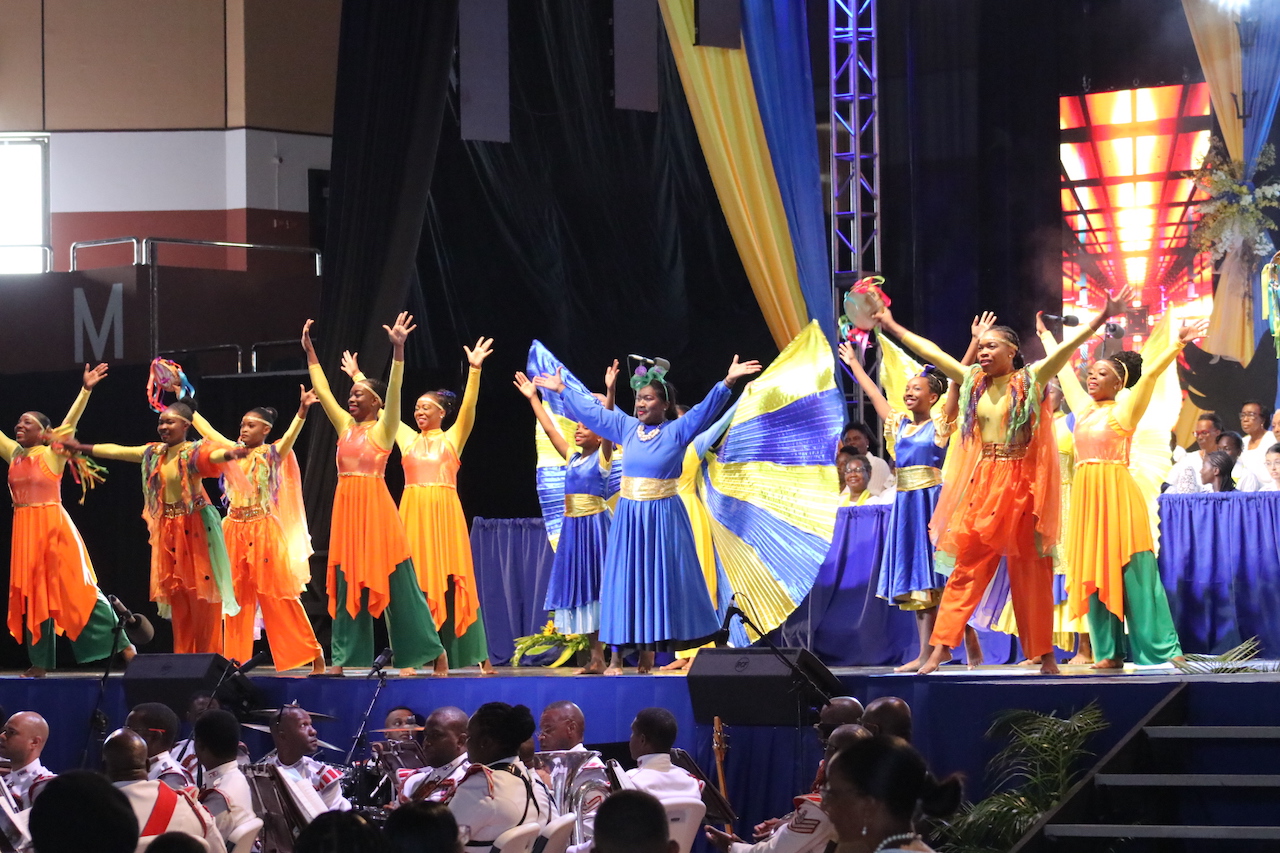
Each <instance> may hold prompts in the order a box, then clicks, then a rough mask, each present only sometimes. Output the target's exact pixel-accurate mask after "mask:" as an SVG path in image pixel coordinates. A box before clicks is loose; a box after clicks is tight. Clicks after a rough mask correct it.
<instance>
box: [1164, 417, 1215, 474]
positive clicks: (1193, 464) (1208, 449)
mask: <svg viewBox="0 0 1280 853" xmlns="http://www.w3.org/2000/svg"><path fill="white" fill-rule="evenodd" d="M1221 435H1222V418H1220V417H1218V416H1217V415H1216V414H1214V413H1213V412H1205V413H1204V414H1202V415H1201V416H1200V417H1199V418H1198V419H1197V420H1196V429H1195V438H1196V449H1195V450H1191V451H1188V452H1187V453H1186V454H1185V455H1183V457H1182V458H1181V459H1179V460H1178V461H1177V463H1175V464H1174V466H1173V467H1172V468H1171V469H1170V470H1169V473H1168V475H1167V476H1166V477H1165V478H1164V481H1165V483H1167V484H1168V485H1169V491H1171V492H1177V493H1183V494H1186V493H1190V492H1197V491H1208V489H1205V488H1203V486H1202V485H1201V482H1200V469H1201V468H1202V467H1203V466H1204V458H1205V456H1206V455H1208V454H1209V453H1212V452H1213V451H1215V450H1217V449H1218V437H1219V436H1221Z"/></svg>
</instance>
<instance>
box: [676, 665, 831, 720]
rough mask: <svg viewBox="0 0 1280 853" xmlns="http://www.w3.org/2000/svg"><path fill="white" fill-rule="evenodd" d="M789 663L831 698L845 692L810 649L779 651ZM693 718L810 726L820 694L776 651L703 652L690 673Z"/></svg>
mask: <svg viewBox="0 0 1280 853" xmlns="http://www.w3.org/2000/svg"><path fill="white" fill-rule="evenodd" d="M779 652H781V654H782V655H783V657H785V658H786V659H787V660H788V661H790V662H791V663H792V664H794V665H795V666H796V667H798V668H799V669H800V671H801V672H803V673H804V674H805V675H807V676H808V677H809V678H810V679H811V680H812V681H813V683H814V684H815V685H817V687H818V688H819V689H821V690H823V691H825V692H826V693H828V694H829V695H831V696H840V695H843V694H844V692H845V688H844V686H843V685H842V684H841V683H840V681H839V679H837V678H836V677H835V676H834V675H832V674H831V670H829V669H827V667H826V666H825V665H824V664H823V663H822V661H820V660H818V659H817V658H816V657H814V656H813V655H812V654H810V653H809V651H808V650H806V649H779ZM688 681H689V699H690V701H691V703H692V704H693V718H694V720H696V721H697V722H699V723H705V724H708V725H709V724H710V723H711V722H712V720H713V718H714V717H719V718H720V719H721V720H722V721H723V722H724V723H725V724H726V725H731V726H795V725H808V724H810V723H812V722H813V721H814V719H815V717H814V709H816V708H820V707H821V706H822V705H823V704H824V701H823V698H822V696H821V694H819V693H818V692H816V691H815V690H813V689H812V688H811V687H810V686H809V685H808V684H807V683H806V682H805V680H804V679H803V678H801V677H800V676H799V675H797V674H796V673H794V672H793V671H792V670H791V668H790V667H789V666H787V664H786V663H784V662H783V661H781V660H779V658H778V656H777V655H776V654H774V652H773V650H772V649H764V648H749V649H703V650H701V651H700V652H698V656H697V657H695V658H694V659H693V666H691V667H690V668H689V675H688Z"/></svg>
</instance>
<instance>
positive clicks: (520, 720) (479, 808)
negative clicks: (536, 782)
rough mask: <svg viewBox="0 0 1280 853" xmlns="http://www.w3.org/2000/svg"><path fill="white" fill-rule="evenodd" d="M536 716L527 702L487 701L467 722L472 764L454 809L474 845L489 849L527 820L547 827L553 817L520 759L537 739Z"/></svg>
mask: <svg viewBox="0 0 1280 853" xmlns="http://www.w3.org/2000/svg"><path fill="white" fill-rule="evenodd" d="M534 728H535V726H534V723H533V714H532V713H530V712H529V709H528V708H526V707H525V706H524V705H516V706H515V707H512V706H511V705H508V704H507V703H505V702H488V703H486V704H484V705H481V706H480V707H479V708H478V709H477V710H476V712H475V713H474V714H472V715H471V719H470V721H469V722H468V724H467V753H468V755H469V757H470V759H471V767H470V768H469V769H468V770H467V773H466V775H465V776H464V777H463V779H462V781H461V782H460V783H459V784H458V787H457V790H456V791H455V792H454V795H453V797H452V799H450V800H449V810H450V811H452V812H453V816H454V818H456V819H457V821H458V830H459V832H461V833H463V834H465V835H467V836H468V837H469V838H470V841H468V842H467V847H468V848H488V847H490V846H491V845H492V844H493V842H494V839H496V838H497V837H498V836H499V835H501V834H502V833H504V832H506V831H507V830H508V829H512V828H514V827H517V826H519V825H521V824H524V823H538V824H542V825H546V823H547V821H548V820H549V819H550V818H551V815H549V814H547V813H546V809H545V807H543V806H540V805H539V803H538V798H537V797H536V796H535V795H534V786H533V779H532V776H531V774H530V772H529V771H528V770H527V769H526V768H525V766H524V764H523V763H521V761H520V759H519V751H520V745H521V744H522V743H524V742H525V741H526V740H528V739H529V738H531V737H533V732H534Z"/></svg>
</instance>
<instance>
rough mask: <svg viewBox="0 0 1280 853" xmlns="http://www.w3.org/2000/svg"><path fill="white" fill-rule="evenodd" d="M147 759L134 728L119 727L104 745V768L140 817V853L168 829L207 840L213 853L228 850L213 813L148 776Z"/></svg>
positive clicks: (183, 794) (145, 745) (181, 791)
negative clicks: (214, 820)
mask: <svg viewBox="0 0 1280 853" xmlns="http://www.w3.org/2000/svg"><path fill="white" fill-rule="evenodd" d="M147 758H148V756H147V744H146V741H144V740H143V739H142V737H141V736H139V735H138V733H137V732H136V731H134V730H133V729H128V728H125V729H116V730H115V731H114V732H112V733H111V734H110V735H108V736H107V740H106V742H105V743H103V744H102V765H103V770H104V771H105V772H106V774H107V778H108V779H109V780H111V782H112V784H114V785H115V786H116V788H118V789H119V790H120V792H121V793H122V794H124V795H125V797H126V798H127V799H128V800H129V805H130V806H132V807H133V813H134V815H135V816H136V817H137V819H138V826H139V830H138V835H139V837H138V846H137V848H136V849H137V850H138V851H139V853H141V851H143V850H145V849H147V846H148V845H149V844H150V843H151V842H152V840H154V839H155V837H156V836H158V835H163V834H165V833H166V832H182V833H186V834H187V835H191V836H194V837H195V838H198V839H201V840H203V842H204V844H205V847H206V848H207V850H208V851H209V853H225V851H226V847H225V846H224V844H223V840H222V835H221V833H219V832H218V827H217V826H216V825H215V824H214V822H213V816H212V815H210V814H209V813H208V812H207V811H205V810H204V807H203V806H201V805H200V804H199V803H197V802H196V801H195V799H194V798H192V796H191V795H190V794H188V793H187V792H186V791H185V790H177V791H175V790H174V789H173V788H171V787H169V786H168V785H166V784H165V783H163V782H161V781H159V780H156V779H148V778H147Z"/></svg>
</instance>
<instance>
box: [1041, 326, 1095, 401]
mask: <svg viewBox="0 0 1280 853" xmlns="http://www.w3.org/2000/svg"><path fill="white" fill-rule="evenodd" d="M1041 313H1042V312H1040V311H1037V312H1036V336H1037V337H1039V338H1040V343H1041V344H1043V345H1044V351H1045V355H1046V356H1047V355H1048V354H1049V353H1051V352H1053V351H1054V350H1055V349H1057V348H1058V339H1057V338H1055V337H1054V336H1053V332H1050V331H1049V327H1048V326H1046V325H1045V324H1044V320H1043V319H1041V317H1040V314H1041ZM1058 384H1059V385H1061V386H1062V396H1063V399H1065V400H1066V401H1067V405H1068V406H1070V407H1071V411H1072V412H1075V413H1076V414H1077V415H1078V414H1080V413H1081V412H1083V411H1084V410H1085V409H1087V408H1089V406H1091V405H1092V404H1093V398H1092V397H1090V396H1089V392H1088V391H1086V390H1084V386H1083V385H1081V384H1080V377H1079V376H1077V375H1076V372H1075V371H1074V370H1072V369H1071V359H1070V356H1068V358H1067V363H1066V364H1064V365H1063V366H1062V369H1061V370H1059V371H1058Z"/></svg>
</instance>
